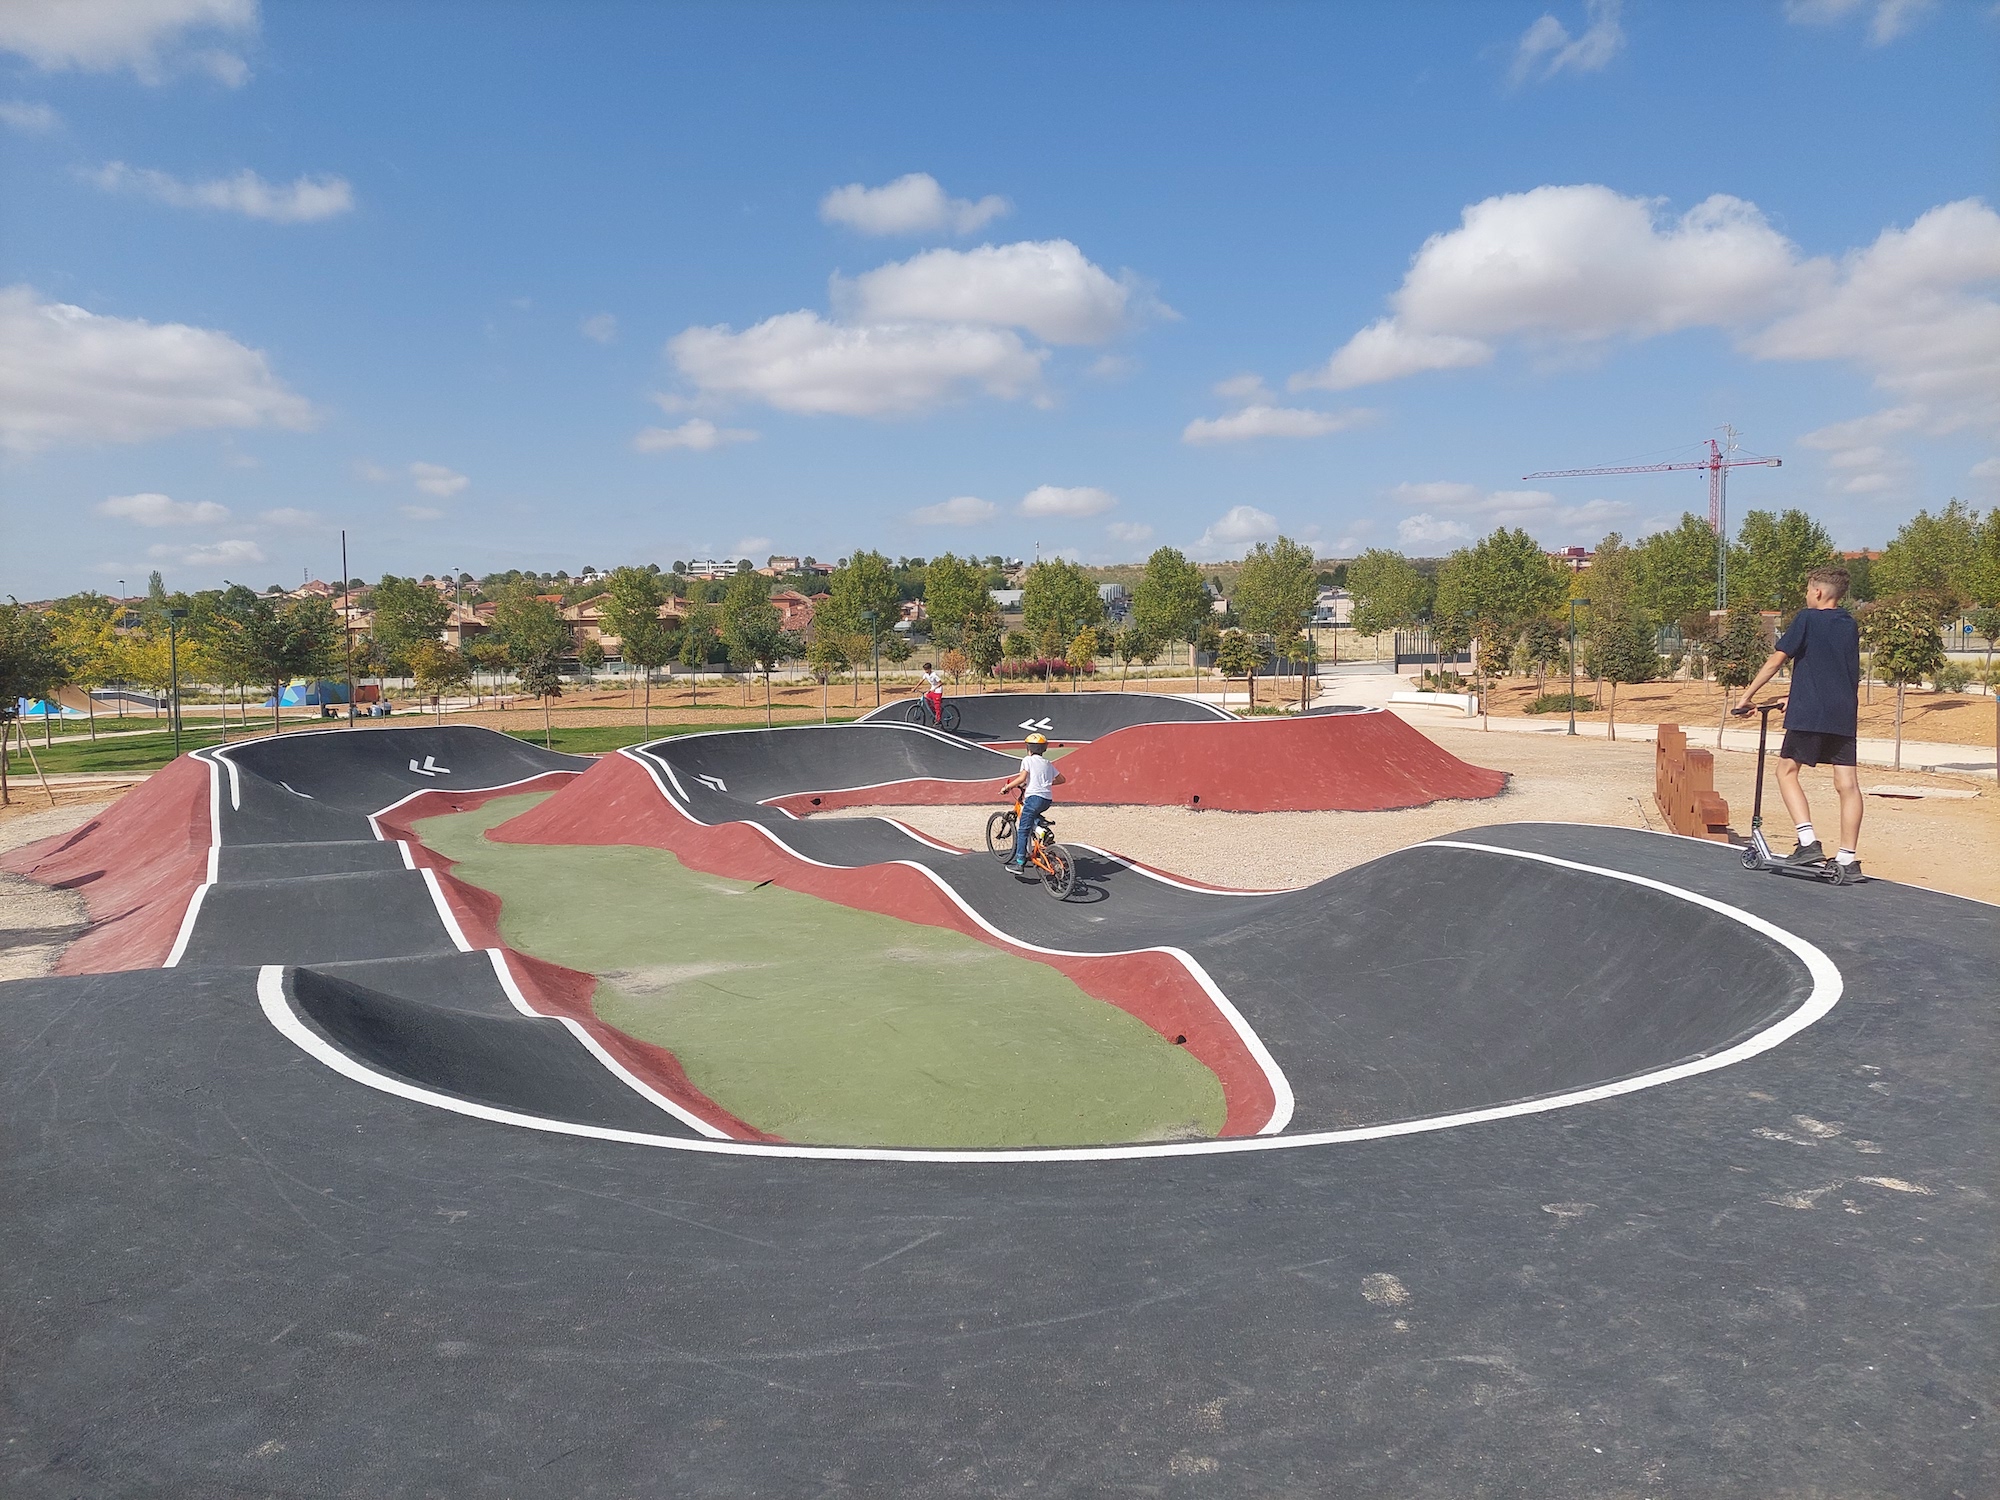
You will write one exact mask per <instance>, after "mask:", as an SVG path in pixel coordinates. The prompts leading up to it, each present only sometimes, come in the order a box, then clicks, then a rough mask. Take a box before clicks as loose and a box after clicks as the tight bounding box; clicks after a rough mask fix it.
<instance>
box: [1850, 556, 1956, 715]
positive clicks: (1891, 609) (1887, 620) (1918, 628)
mask: <svg viewBox="0 0 2000 1500" xmlns="http://www.w3.org/2000/svg"><path fill="white" fill-rule="evenodd" d="M1886 560H1887V559H1886V558H1885V559H1884V561H1886ZM1861 639H1862V641H1863V643H1864V644H1866V645H1867V647H1868V649H1869V651H1870V652H1871V653H1873V657H1874V667H1875V674H1876V676H1878V677H1879V678H1881V680H1882V681H1884V682H1893V683H1896V684H1898V685H1902V684H1907V683H1912V682H1922V681H1923V680H1924V679H1925V678H1926V677H1931V676H1934V675H1935V674H1936V673H1937V671H1938V670H1939V669H1940V668H1941V667H1943V666H1944V664H1945V654H1944V641H1943V640H1942V639H1941V638H1940V637H1939V635H1938V623H1937V610H1936V608H1935V606H1934V605H1933V604H1932V603H1931V602H1930V601H1929V600H1927V599H1925V598H1923V597H1922V596H1920V595H1904V596H1902V597H1900V598H1895V599H1887V600H1884V601H1883V602H1881V603H1879V604H1877V605H1875V606H1874V608H1872V609H1870V610H1869V611H1868V613H1867V615H1866V617H1865V618H1864V619H1863V620H1862V622H1861Z"/></svg>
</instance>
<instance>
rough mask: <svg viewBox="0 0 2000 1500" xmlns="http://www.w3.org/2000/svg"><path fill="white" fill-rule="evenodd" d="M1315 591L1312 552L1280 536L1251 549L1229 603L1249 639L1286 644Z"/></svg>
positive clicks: (1300, 621) (1295, 632) (1307, 609)
mask: <svg viewBox="0 0 2000 1500" xmlns="http://www.w3.org/2000/svg"><path fill="white" fill-rule="evenodd" d="M1318 591H1319V580H1318V578H1317V576H1316V573H1315V570H1314V567H1313V554H1312V549H1311V548H1310V547H1307V546H1304V545H1303V544H1301V543H1299V542H1295V541H1292V540H1291V539H1290V538H1289V537H1282V536H1281V537H1279V538H1278V539H1277V540H1276V541H1275V542H1269V543H1266V542H1259V543H1258V544H1257V545H1256V546H1255V547H1253V548H1251V550H1250V554H1249V555H1248V556H1247V557H1245V558H1244V559H1243V571H1242V572H1240V573H1239V574H1237V576H1236V592H1235V594H1234V595H1233V596H1232V598H1231V599H1230V603H1231V605H1233V606H1234V608H1235V610H1236V614H1237V617H1238V618H1239V619H1241V620H1242V622H1243V628H1244V629H1245V630H1247V631H1249V632H1250V633H1251V634H1252V635H1266V636H1271V637H1273V638H1275V639H1278V640H1289V639H1291V637H1293V636H1295V635H1297V634H1298V633H1299V627H1300V625H1301V624H1302V623H1303V620H1304V617H1305V615H1306V614H1307V612H1308V611H1310V610H1311V609H1312V606H1313V599H1314V597H1315V596H1316V595H1317V593H1318Z"/></svg>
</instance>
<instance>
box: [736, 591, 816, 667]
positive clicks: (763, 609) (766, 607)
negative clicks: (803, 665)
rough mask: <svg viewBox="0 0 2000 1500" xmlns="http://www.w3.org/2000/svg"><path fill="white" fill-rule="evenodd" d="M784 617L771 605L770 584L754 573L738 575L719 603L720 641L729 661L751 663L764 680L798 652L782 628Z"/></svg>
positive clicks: (792, 640) (790, 636) (796, 646)
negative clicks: (775, 668) (726, 651)
mask: <svg viewBox="0 0 2000 1500" xmlns="http://www.w3.org/2000/svg"><path fill="white" fill-rule="evenodd" d="M783 620H784V616H783V615H782V614H780V612H779V610H778V606H777V605H775V604H773V603H772V602H771V586H770V582H769V581H768V580H767V579H765V578H763V577H761V576H760V575H758V574H756V573H738V574H737V575H736V576H735V577H734V578H732V579H730V580H729V591H728V593H727V594H726V595H725V596H724V598H723V601H722V639H723V642H724V644H725V645H727V646H728V648H729V657H730V660H732V661H737V662H743V663H746V664H747V663H754V664H755V665H756V666H757V667H758V668H759V670H761V671H762V672H763V673H764V674H765V675H766V676H769V675H770V672H771V670H772V668H774V667H775V666H777V664H778V663H779V662H780V661H783V660H784V659H785V658H786V657H787V656H789V655H791V654H792V653H793V652H794V651H796V650H797V649H798V642H797V640H796V639H795V638H794V637H793V636H792V635H790V634H789V633H788V632H787V631H786V630H785V629H784V625H783Z"/></svg>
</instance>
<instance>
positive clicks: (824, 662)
mask: <svg viewBox="0 0 2000 1500" xmlns="http://www.w3.org/2000/svg"><path fill="white" fill-rule="evenodd" d="M849 665H850V663H849V662H848V660H847V653H846V652H845V651H843V650H841V649H840V639H839V637H838V636H837V635H836V634H835V633H834V632H832V631H819V630H815V631H814V632H813V637H812V639H811V640H810V641H807V642H806V670H807V671H809V672H811V673H812V674H813V678H814V680H815V681H817V682H820V683H826V682H828V681H830V680H832V678H833V677H834V676H835V674H837V673H840V672H844V671H846V670H847V668H848V666H849Z"/></svg>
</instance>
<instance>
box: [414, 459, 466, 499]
mask: <svg viewBox="0 0 2000 1500" xmlns="http://www.w3.org/2000/svg"><path fill="white" fill-rule="evenodd" d="M410 478H411V480H412V481H414V482H415V484H416V486H417V488H418V489H420V490H422V491H423V492H424V493H425V494H426V495H437V496H439V497H441V498H442V497H445V496H450V495H456V494H457V493H458V492H459V491H460V490H462V489H464V488H465V487H466V486H467V485H468V484H471V483H472V481H471V480H470V479H467V478H466V477H465V476H464V475H463V474H460V473H457V472H456V471H454V470H452V469H447V468H446V467H445V466H444V465H443V464H427V463H413V464H411V465H410Z"/></svg>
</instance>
